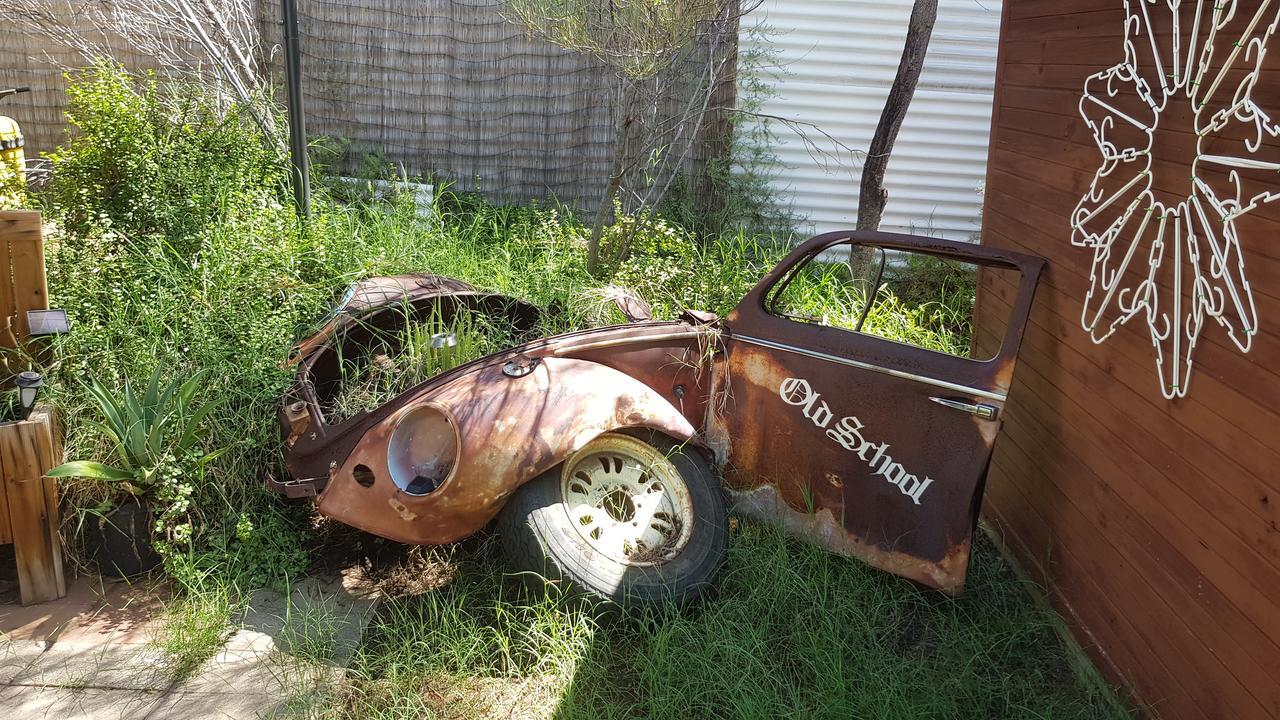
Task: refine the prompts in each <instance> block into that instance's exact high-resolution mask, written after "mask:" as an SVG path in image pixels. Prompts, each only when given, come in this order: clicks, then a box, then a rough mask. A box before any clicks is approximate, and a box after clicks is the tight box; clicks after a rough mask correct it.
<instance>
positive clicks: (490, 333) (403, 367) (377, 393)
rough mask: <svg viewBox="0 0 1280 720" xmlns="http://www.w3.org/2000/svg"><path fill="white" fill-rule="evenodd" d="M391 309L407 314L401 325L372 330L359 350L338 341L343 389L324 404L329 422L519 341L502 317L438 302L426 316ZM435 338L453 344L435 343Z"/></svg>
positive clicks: (368, 407)
mask: <svg viewBox="0 0 1280 720" xmlns="http://www.w3.org/2000/svg"><path fill="white" fill-rule="evenodd" d="M390 312H399V313H402V314H403V318H402V319H401V322H400V323H399V326H398V327H397V329H395V330H392V331H389V332H388V331H380V330H378V329H377V328H373V338H372V341H371V342H367V343H364V346H363V347H359V348H356V347H348V344H347V343H342V342H339V343H337V344H336V348H337V351H338V353H339V368H338V374H339V383H340V385H341V388H340V389H339V390H338V392H337V394H336V397H335V398H334V400H333V404H332V407H329V408H325V416H326V417H328V418H330V420H331V421H336V420H337V419H340V418H348V417H351V416H353V415H355V414H356V413H360V412H368V411H369V410H372V409H374V408H376V407H378V406H379V405H381V404H383V403H385V402H387V401H388V400H390V399H391V398H393V397H395V396H396V395H399V394H400V393H401V392H404V391H405V390H407V389H409V388H410V387H413V386H414V385H417V384H419V383H421V382H423V381H425V380H427V379H429V378H432V377H435V376H436V375H439V374H440V373H442V372H444V371H446V370H450V369H452V368H455V367H457V366H459V365H462V364H464V363H468V362H470V361H472V360H476V359H478V358H481V357H484V356H485V355H488V354H490V353H493V352H497V351H498V350H502V349H504V348H508V347H511V346H513V345H515V344H517V342H518V341H519V337H518V334H517V331H516V329H515V328H514V327H511V326H510V324H509V323H506V322H504V321H503V320H502V319H501V318H493V317H486V316H485V315H482V314H480V313H477V312H471V311H468V310H466V309H465V308H464V309H462V310H461V311H460V312H457V313H455V314H453V315H452V317H448V318H446V317H445V315H444V312H443V309H442V306H441V305H439V304H437V305H433V306H432V311H431V313H430V314H429V315H428V316H427V317H418V316H417V315H416V314H414V313H413V312H412V310H411V309H410V308H409V307H403V308H398V309H395V310H391V311H390ZM437 337H440V338H442V339H443V338H448V339H450V340H451V341H452V342H453V343H454V344H452V345H446V346H442V347H435V346H434V344H433V343H434V341H435V339H436V338H437ZM530 339H532V338H530Z"/></svg>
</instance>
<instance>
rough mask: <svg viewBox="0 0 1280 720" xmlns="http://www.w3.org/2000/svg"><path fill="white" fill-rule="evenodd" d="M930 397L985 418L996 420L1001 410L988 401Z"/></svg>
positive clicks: (944, 404)
mask: <svg viewBox="0 0 1280 720" xmlns="http://www.w3.org/2000/svg"><path fill="white" fill-rule="evenodd" d="M929 399H930V400H932V401H934V402H936V403H938V404H939V405H943V406H945V407H949V408H952V409H954V410H963V411H964V412H967V413H970V414H972V415H977V416H978V417H980V418H982V419H983V420H995V419H996V415H997V414H998V413H999V412H1000V410H999V408H997V407H996V406H995V405H988V404H986V403H977V404H975V403H967V402H965V401H963V400H952V399H951V398H943V397H931V398H929Z"/></svg>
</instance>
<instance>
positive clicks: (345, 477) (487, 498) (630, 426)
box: [317, 357, 704, 544]
mask: <svg viewBox="0 0 1280 720" xmlns="http://www.w3.org/2000/svg"><path fill="white" fill-rule="evenodd" d="M503 368H504V366H503V365H499V364H495V365H489V366H485V367H481V368H478V369H477V370H476V371H474V372H471V373H468V374H467V375H464V376H461V377H458V378H455V379H454V380H452V381H450V382H448V383H446V384H444V385H443V386H439V387H436V388H433V389H432V390H430V391H428V392H426V393H424V394H423V395H422V396H419V397H415V398H412V399H410V400H408V401H407V402H405V403H404V405H403V407H402V408H401V410H398V411H397V412H395V413H393V414H391V415H390V416H389V417H388V418H387V419H386V420H384V421H383V422H381V423H379V424H378V425H376V426H374V427H372V428H370V429H369V430H368V431H367V432H366V433H365V434H364V436H363V437H361V439H360V440H359V441H358V442H357V443H356V445H355V447H354V448H353V450H352V451H351V453H350V454H349V455H348V456H347V458H346V459H345V460H344V461H343V462H341V463H340V464H335V466H334V467H333V468H332V469H331V472H330V479H329V482H328V484H327V486H326V488H325V490H324V492H323V493H322V494H321V495H320V497H319V498H318V500H317V505H318V507H319V509H320V511H321V512H322V513H323V514H325V515H328V516H330V517H333V518H335V519H337V520H340V521H342V522H344V523H346V524H349V525H353V526H355V527H358V528H360V529H362V530H366V531H368V532H371V533H374V534H376V535H381V536H383V537H386V538H389V539H392V540H397V541H399V542H407V543H414V544H442V543H448V542H453V541H456V540H459V539H462V538H464V537H466V536H468V535H471V534H473V533H475V532H476V531H478V530H480V529H481V528H483V527H484V526H485V525H486V524H487V523H488V522H489V521H490V520H491V519H492V518H493V516H494V515H496V514H497V513H498V511H499V510H500V509H501V508H502V506H503V504H504V503H505V502H506V500H507V498H508V497H509V496H510V495H511V493H513V492H514V491H515V490H516V489H518V488H519V487H520V486H521V485H523V484H525V483H527V482H529V481H530V480H532V479H534V478H536V477H538V476H539V475H541V474H543V473H545V472H547V471H548V470H550V469H552V468H554V467H555V466H557V465H559V464H560V463H562V462H564V460H565V459H566V458H568V457H570V456H571V455H572V454H573V453H575V452H577V451H578V450H579V449H581V448H582V447H583V446H585V445H586V444H587V443H589V442H591V441H592V440H594V439H595V438H596V437H599V436H600V435H602V434H604V433H608V432H616V431H636V430H652V431H655V432H659V433H662V434H663V435H666V436H668V437H670V438H671V439H672V440H673V441H675V442H677V443H688V444H690V445H692V446H694V447H699V448H701V447H702V446H703V444H704V443H703V442H702V440H701V438H700V436H699V435H698V431H697V429H696V428H695V427H693V425H692V424H691V423H690V422H689V420H688V419H687V418H686V417H685V416H684V415H683V414H682V413H681V412H680V411H679V410H678V409H677V408H676V407H675V406H674V405H673V404H672V403H671V401H670V400H668V399H667V398H666V397H664V396H663V395H662V394H660V393H659V392H658V391H657V390H655V389H653V388H651V387H649V386H648V385H645V384H644V383H642V382H640V381H639V380H637V379H635V378H633V377H631V376H630V375H627V374H625V373H623V372H620V371H618V370H615V369H613V368H610V367H607V366H605V365H602V364H600V363H596V362H591V361H588V360H580V359H574V358H556V357H545V358H539V359H538V360H537V361H536V363H535V364H534V367H533V369H532V371H531V372H529V373H528V374H527V375H524V376H520V377H511V376H510V375H508V374H507V373H504V371H503ZM422 405H432V406H436V407H440V408H443V409H445V410H446V411H447V412H448V414H449V416H450V420H451V422H452V423H453V424H454V429H455V431H456V432H457V434H458V453H457V460H456V463H455V464H454V466H453V468H452V471H451V473H450V474H449V476H448V478H447V479H445V480H444V481H443V482H442V484H441V485H440V486H439V488H438V489H437V490H435V491H433V492H431V493H430V494H427V495H422V496H414V495H410V494H408V493H406V492H404V491H403V490H401V489H400V488H399V487H398V486H397V485H396V484H395V483H394V482H393V481H392V480H391V473H390V469H389V463H388V451H389V442H390V440H391V437H392V434H393V433H394V432H395V429H396V427H397V423H398V421H399V419H400V418H401V417H403V416H404V414H405V413H406V412H408V411H410V410H412V409H413V408H415V407H420V406H422ZM360 466H363V470H362V471H361V472H362V473H372V475H373V477H374V480H373V482H372V483H371V484H369V485H364V484H361V483H358V482H356V481H355V479H354V475H355V471H356V468H357V467H360ZM366 477H367V476H366Z"/></svg>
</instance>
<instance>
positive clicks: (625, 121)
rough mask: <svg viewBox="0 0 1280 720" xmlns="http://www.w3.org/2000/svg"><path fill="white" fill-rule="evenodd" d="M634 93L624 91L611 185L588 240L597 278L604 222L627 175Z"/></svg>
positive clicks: (591, 266) (589, 269)
mask: <svg viewBox="0 0 1280 720" xmlns="http://www.w3.org/2000/svg"><path fill="white" fill-rule="evenodd" d="M631 99H632V93H631V89H630V88H629V87H624V88H623V90H622V120H621V121H619V122H618V134H617V137H616V138H614V143H613V165H612V167H611V168H610V170H609V184H608V185H607V186H605V189H604V197H602V198H600V206H599V207H597V208H596V217H595V221H594V222H593V223H592V224H591V237H590V238H589V239H588V240H587V272H588V273H589V274H591V275H592V276H595V275H596V274H597V273H598V272H599V271H600V238H601V237H602V236H603V235H604V222H605V220H606V219H607V218H608V217H609V213H610V212H611V211H612V210H613V199H614V198H616V197H617V196H618V190H620V189H621V188H622V180H623V177H624V176H625V175H626V167H627V166H626V162H627V145H628V144H629V141H630V139H631V123H632V122H633V121H634V115H633V113H632V107H631Z"/></svg>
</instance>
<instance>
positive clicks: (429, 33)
mask: <svg viewBox="0 0 1280 720" xmlns="http://www.w3.org/2000/svg"><path fill="white" fill-rule="evenodd" d="M93 1H100V0H93ZM257 3H258V4H257V17H258V30H259V33H260V35H261V37H262V39H263V47H264V54H265V55H266V56H267V59H266V62H264V63H263V66H264V67H265V68H266V72H268V73H269V74H270V75H271V77H272V79H273V81H275V82H276V83H277V84H279V83H281V82H282V77H283V64H284V62H283V55H282V53H281V51H280V48H279V43H280V26H279V24H278V23H279V19H280V7H279V2H278V0H257ZM0 4H2V3H0ZM74 6H75V2H74V0H68V2H67V5H66V12H67V13H68V15H67V17H68V18H74V14H75V10H74ZM299 13H300V16H299V24H300V38H301V44H302V69H303V84H304V92H305V96H304V110H305V113H306V121H307V130H308V133H309V134H310V135H311V136H312V137H313V138H314V137H316V136H328V137H331V138H334V139H336V140H337V141H339V144H341V145H344V146H346V148H347V152H346V153H345V154H344V159H343V160H342V161H341V162H340V163H339V165H338V170H339V171H341V172H356V171H358V170H359V169H360V166H361V164H362V162H363V159H364V158H365V157H367V156H369V155H373V156H375V157H379V158H382V159H385V160H386V161H388V162H390V163H392V164H394V165H396V166H397V167H399V168H402V169H403V171H404V172H405V173H407V174H408V175H410V176H422V177H430V178H432V179H434V180H437V181H443V182H445V183H451V184H452V185H453V187H454V189H456V190H479V191H480V192H482V193H483V194H484V195H485V196H486V197H488V198H489V199H491V200H495V201H500V202H510V201H525V200H530V199H550V200H556V201H560V202H564V203H567V204H571V205H578V206H588V207H589V206H591V205H594V203H596V202H597V201H598V198H599V196H600V194H601V193H602V192H603V189H604V186H605V184H606V182H607V177H608V174H609V170H610V160H611V157H612V152H613V144H614V136H615V122H616V120H615V118H614V110H613V107H614V104H615V103H614V101H615V98H614V86H615V84H616V83H615V82H614V79H613V70H611V69H610V68H608V67H605V66H603V65H602V64H600V63H598V62H595V61H593V60H591V59H590V58H587V57H585V56H583V55H580V54H577V53H573V52H570V51H567V50H564V49H561V48H558V47H556V46H554V45H552V44H550V43H547V42H544V41H541V40H538V39H535V38H531V37H529V36H528V35H527V34H526V33H525V32H524V30H523V29H522V28H521V27H519V26H517V25H515V24H514V23H512V22H510V21H508V20H507V19H506V18H505V17H504V16H503V12H502V3H501V0H420V1H418V2H413V3H406V2H403V1H402V0H306V2H301V3H299ZM85 30H86V32H88V31H90V29H89V28H86V29H85ZM121 45H122V43H119V42H116V43H112V46H113V47H115V48H119V51H118V54H117V57H118V59H120V60H121V61H123V62H124V64H125V65H126V67H128V68H130V69H133V70H140V69H151V68H153V67H154V61H153V60H152V59H150V58H147V57H145V56H141V55H140V54H139V53H137V52H131V51H130V50H129V49H128V48H127V47H121ZM51 60H52V62H50V61H51ZM83 64H84V61H83V59H81V58H77V57H75V56H74V54H73V53H71V52H69V51H67V50H65V49H62V48H59V47H55V46H52V45H49V44H48V43H47V42H46V41H45V40H44V39H43V38H40V37H35V36H31V35H28V34H24V33H14V32H10V33H4V34H3V35H0V85H4V86H11V85H30V86H31V87H32V93H31V94H30V95H25V96H18V98H16V99H10V100H9V102H8V104H7V105H5V106H0V109H2V110H3V112H4V114H7V115H11V116H13V117H15V118H16V119H17V120H18V122H19V123H20V124H21V125H22V128H23V132H24V134H25V135H26V137H27V145H28V148H29V150H28V156H29V157H35V156H37V155H39V154H40V153H44V152H48V151H49V150H52V149H53V148H55V147H56V146H57V145H58V144H59V143H61V142H63V139H64V138H65V137H66V122H65V119H64V117H63V111H64V110H65V109H66V94H65V88H66V82H65V79H64V78H63V76H62V70H61V69H60V68H59V66H62V67H76V66H81V65H83ZM692 73H693V68H692V67H691V68H690V75H691V76H692ZM692 79H693V78H692V77H691V78H690V80H691V83H692ZM732 85H733V82H732V79H731V78H729V79H727V80H726V81H725V82H724V83H723V86H722V87H721V88H720V91H719V92H718V93H717V96H716V102H717V103H720V102H723V101H725V100H726V99H728V100H729V102H730V104H731V101H732V97H733V92H732V89H733V88H732ZM683 91H684V90H678V91H677V93H676V94H679V93H680V92H683ZM687 99H688V98H687V95H686V96H685V97H672V98H670V100H669V102H667V103H666V105H665V106H664V111H666V112H668V113H675V112H677V108H680V107H683V105H684V103H685V102H686V101H687ZM724 127H725V125H724V121H723V114H717V115H716V116H715V117H713V118H711V119H710V121H709V122H708V123H707V126H706V130H705V131H704V132H703V133H702V137H701V138H700V139H699V141H698V142H697V143H695V145H694V147H693V150H692V152H690V153H689V157H688V158H686V160H685V162H684V163H682V166H681V168H680V169H681V170H682V171H683V172H685V173H686V174H688V175H689V177H690V180H691V182H690V185H691V187H693V188H695V190H697V189H701V188H703V187H704V183H702V176H703V167H704V165H705V162H706V160H707V157H708V155H709V154H710V153H711V152H714V151H715V150H714V148H716V147H721V146H720V145H718V144H717V143H715V142H713V141H712V139H711V136H710V133H711V132H713V131H721V132H722V131H723V130H724ZM721 149H722V147H721Z"/></svg>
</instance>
